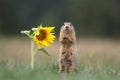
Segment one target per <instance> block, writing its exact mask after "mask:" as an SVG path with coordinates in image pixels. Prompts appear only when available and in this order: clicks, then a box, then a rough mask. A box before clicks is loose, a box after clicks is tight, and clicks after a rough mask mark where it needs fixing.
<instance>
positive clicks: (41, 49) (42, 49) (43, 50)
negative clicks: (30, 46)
mask: <svg viewBox="0 0 120 80" xmlns="http://www.w3.org/2000/svg"><path fill="white" fill-rule="evenodd" d="M38 51H42V52H44V53H45V54H46V55H48V56H50V54H49V53H48V52H47V51H46V50H45V49H44V48H39V49H38Z"/></svg>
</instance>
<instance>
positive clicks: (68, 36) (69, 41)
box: [59, 22, 77, 73]
mask: <svg viewBox="0 0 120 80" xmlns="http://www.w3.org/2000/svg"><path fill="white" fill-rule="evenodd" d="M59 42H60V43H61V48H60V55H59V71H60V73H62V72H65V73H74V72H76V70H77V61H76V54H77V53H76V47H75V42H76V36H75V30H74V27H73V25H72V23H70V22H64V25H63V26H62V27H61V30H60V36H59Z"/></svg>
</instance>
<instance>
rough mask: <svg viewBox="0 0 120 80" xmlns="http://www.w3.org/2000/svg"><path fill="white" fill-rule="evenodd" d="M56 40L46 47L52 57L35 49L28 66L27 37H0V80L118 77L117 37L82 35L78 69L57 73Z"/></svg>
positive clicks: (119, 52) (119, 45)
mask: <svg viewBox="0 0 120 80" xmlns="http://www.w3.org/2000/svg"><path fill="white" fill-rule="evenodd" d="M59 48H60V46H59V43H58V41H57V40H56V41H55V43H54V44H52V45H51V47H49V48H47V50H48V51H49V53H50V54H51V56H50V57H49V56H46V55H45V54H42V53H40V52H37V55H36V56H35V68H34V69H33V70H31V69H30V40H29V39H26V38H24V37H21V38H18V37H0V80H119V78H120V40H119V39H98V38H91V39H90V38H87V39H86V38H82V39H79V40H77V49H78V63H79V65H78V72H77V74H73V75H67V74H63V75H60V74H59V73H58V55H59Z"/></svg>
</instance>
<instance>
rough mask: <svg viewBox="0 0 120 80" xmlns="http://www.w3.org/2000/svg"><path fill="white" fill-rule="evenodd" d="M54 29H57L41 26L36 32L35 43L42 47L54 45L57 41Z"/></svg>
mask: <svg viewBox="0 0 120 80" xmlns="http://www.w3.org/2000/svg"><path fill="white" fill-rule="evenodd" d="M54 28H55V27H42V26H39V27H38V28H37V30H36V31H35V32H34V41H35V42H36V44H37V45H38V48H40V47H47V46H50V43H53V41H54V40H55V36H54V34H55V33H54Z"/></svg>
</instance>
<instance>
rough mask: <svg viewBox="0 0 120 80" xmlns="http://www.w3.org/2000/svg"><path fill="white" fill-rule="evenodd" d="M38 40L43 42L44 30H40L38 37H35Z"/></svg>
mask: <svg viewBox="0 0 120 80" xmlns="http://www.w3.org/2000/svg"><path fill="white" fill-rule="evenodd" d="M36 37H37V39H38V40H44V39H45V38H46V31H45V30H40V31H39V35H36Z"/></svg>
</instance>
